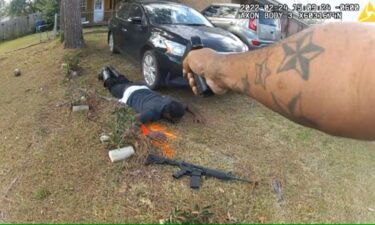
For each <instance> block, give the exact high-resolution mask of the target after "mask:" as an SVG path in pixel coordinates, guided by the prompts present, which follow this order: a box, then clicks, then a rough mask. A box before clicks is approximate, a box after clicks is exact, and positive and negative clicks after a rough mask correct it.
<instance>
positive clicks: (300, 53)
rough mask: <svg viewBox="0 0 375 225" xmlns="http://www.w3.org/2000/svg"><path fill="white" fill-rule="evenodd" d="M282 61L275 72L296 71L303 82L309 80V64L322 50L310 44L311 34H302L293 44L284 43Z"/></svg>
mask: <svg viewBox="0 0 375 225" xmlns="http://www.w3.org/2000/svg"><path fill="white" fill-rule="evenodd" d="M282 46H283V50H284V54H285V56H284V59H283V61H282V62H281V65H280V66H279V68H278V69H277V72H278V73H280V72H284V71H288V70H293V69H294V70H296V71H297V72H298V73H299V75H300V76H301V77H302V79H304V80H308V79H309V75H310V62H311V60H313V59H314V58H316V57H317V56H318V55H320V54H322V53H323V51H324V49H323V48H322V47H320V46H318V45H316V44H314V43H313V42H312V32H309V33H306V34H304V35H303V36H302V37H300V38H299V39H298V40H296V41H295V42H291V43H284V44H283V45H282Z"/></svg>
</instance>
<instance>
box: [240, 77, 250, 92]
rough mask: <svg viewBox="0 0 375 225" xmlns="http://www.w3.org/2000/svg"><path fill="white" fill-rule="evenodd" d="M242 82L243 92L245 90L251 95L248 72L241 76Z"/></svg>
mask: <svg viewBox="0 0 375 225" xmlns="http://www.w3.org/2000/svg"><path fill="white" fill-rule="evenodd" d="M241 83H242V90H243V92H245V93H246V94H248V95H250V81H249V77H248V75H247V74H245V75H244V76H243V77H242V78H241Z"/></svg>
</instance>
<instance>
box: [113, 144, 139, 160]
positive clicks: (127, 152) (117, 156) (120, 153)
mask: <svg viewBox="0 0 375 225" xmlns="http://www.w3.org/2000/svg"><path fill="white" fill-rule="evenodd" d="M134 153H135V151H134V148H133V147H132V146H128V147H125V148H119V149H115V150H111V151H109V152H108V155H109V158H110V159H111V162H113V163H114V162H118V161H121V160H124V159H127V158H129V157H130V156H132V155H134Z"/></svg>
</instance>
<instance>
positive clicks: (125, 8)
mask: <svg viewBox="0 0 375 225" xmlns="http://www.w3.org/2000/svg"><path fill="white" fill-rule="evenodd" d="M129 8H130V5H128V4H124V5H122V6H121V7H120V8H119V10H118V11H117V17H118V18H120V19H124V20H125V19H127V18H128V16H129Z"/></svg>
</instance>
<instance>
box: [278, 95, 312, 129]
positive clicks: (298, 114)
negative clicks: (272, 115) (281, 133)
mask: <svg viewBox="0 0 375 225" xmlns="http://www.w3.org/2000/svg"><path fill="white" fill-rule="evenodd" d="M271 95H272V99H273V102H274V104H275V105H276V107H277V111H279V113H280V114H281V115H283V116H285V117H287V118H290V119H291V120H293V121H295V122H297V123H299V124H302V125H305V126H308V127H313V128H317V127H318V125H317V123H316V122H315V121H314V120H312V119H310V118H307V117H306V116H304V115H303V112H302V106H301V96H302V93H301V92H300V93H298V94H297V95H295V96H293V97H292V99H291V100H290V101H289V102H288V104H284V103H282V102H281V100H280V99H279V98H278V97H277V96H276V95H275V94H274V93H272V92H271ZM297 106H299V107H297ZM298 109H299V110H298Z"/></svg>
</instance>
